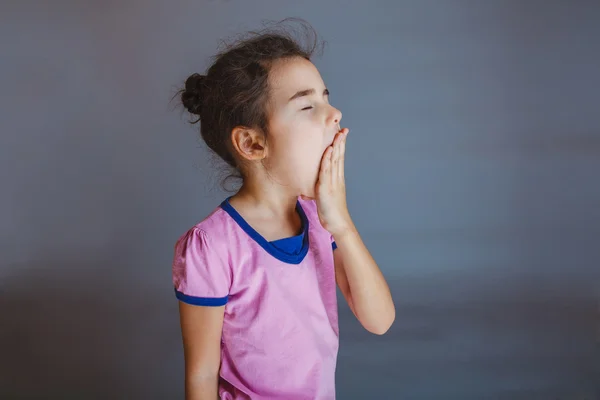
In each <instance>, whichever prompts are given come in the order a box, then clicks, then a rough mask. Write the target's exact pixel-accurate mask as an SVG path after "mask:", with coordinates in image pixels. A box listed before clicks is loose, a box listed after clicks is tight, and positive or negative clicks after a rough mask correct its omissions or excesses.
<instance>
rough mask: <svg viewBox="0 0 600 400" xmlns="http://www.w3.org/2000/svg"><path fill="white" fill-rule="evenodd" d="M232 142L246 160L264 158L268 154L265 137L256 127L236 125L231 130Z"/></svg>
mask: <svg viewBox="0 0 600 400" xmlns="http://www.w3.org/2000/svg"><path fill="white" fill-rule="evenodd" d="M231 142H232V144H233V148H234V149H235V151H236V152H237V153H238V154H239V155H240V157H242V159H244V160H248V161H255V160H262V159H263V158H265V157H266V156H267V152H266V146H265V144H266V143H265V137H264V135H263V134H262V133H261V132H258V131H256V130H255V129H249V128H246V127H243V126H236V127H235V128H233V130H232V131H231Z"/></svg>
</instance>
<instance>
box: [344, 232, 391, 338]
mask: <svg viewBox="0 0 600 400" xmlns="http://www.w3.org/2000/svg"><path fill="white" fill-rule="evenodd" d="M334 239H335V242H336V244H337V249H336V250H335V251H336V252H339V253H338V255H337V257H338V258H339V259H340V260H341V261H342V262H341V265H342V267H343V269H344V271H343V272H344V275H345V276H346V280H347V283H348V286H349V292H350V296H349V297H350V302H351V304H352V308H353V311H354V313H355V314H356V317H357V318H358V320H359V321H360V322H361V324H362V325H363V326H364V327H365V328H366V329H368V330H369V331H371V332H373V333H379V334H382V333H385V332H386V331H387V330H388V329H389V327H390V326H391V325H392V323H393V321H394V319H395V315H396V311H395V307H394V303H393V300H392V296H391V293H390V289H389V287H388V284H387V282H386V281H385V278H384V276H383V274H382V273H381V271H380V269H379V267H378V266H377V263H376V262H375V260H374V259H373V257H372V256H371V253H370V252H369V250H368V249H367V247H366V246H365V244H364V242H363V241H362V239H361V237H360V235H359V233H358V231H357V230H356V227H355V226H354V225H353V224H350V228H348V229H346V230H344V232H343V233H339V234H337V235H335V234H334Z"/></svg>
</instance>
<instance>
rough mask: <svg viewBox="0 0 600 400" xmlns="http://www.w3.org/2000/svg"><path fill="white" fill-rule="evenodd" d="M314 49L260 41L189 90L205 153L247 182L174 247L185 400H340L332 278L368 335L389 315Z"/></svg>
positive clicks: (241, 47)
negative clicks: (349, 197)
mask: <svg viewBox="0 0 600 400" xmlns="http://www.w3.org/2000/svg"><path fill="white" fill-rule="evenodd" d="M313 51H314V47H313V48H312V49H308V50H306V49H302V48H301V46H300V44H299V43H298V42H297V41H296V40H294V39H293V38H292V37H291V36H290V35H287V34H285V33H274V32H271V33H269V32H262V33H258V34H255V35H254V36H252V37H251V38H249V39H246V40H244V41H241V42H239V43H237V44H236V45H235V46H232V47H230V48H229V49H228V50H226V51H224V52H223V53H221V54H219V55H218V56H217V57H216V59H215V61H214V64H213V65H212V66H211V67H210V68H209V69H208V72H207V74H206V75H199V74H193V75H191V76H190V77H189V78H187V80H186V82H185V89H183V90H182V92H181V100H182V102H183V104H184V106H185V107H186V108H187V110H188V111H189V112H190V113H192V114H194V115H196V116H198V117H199V118H198V121H200V122H201V128H200V133H201V135H202V138H203V139H204V140H205V142H206V144H207V145H208V146H209V147H210V149H212V150H213V151H214V152H216V154H218V155H219V156H220V157H221V158H222V159H223V160H225V161H226V162H227V163H228V164H229V165H230V166H232V167H234V168H236V169H237V170H238V171H239V172H240V173H241V176H242V178H243V183H242V185H241V188H240V190H239V191H238V192H237V193H236V194H235V195H233V196H231V197H229V198H227V199H225V200H224V201H223V202H222V204H220V206H219V207H216V208H215V209H214V211H212V213H210V215H208V216H207V217H206V218H205V219H204V220H203V221H201V222H199V223H197V224H196V225H195V226H193V227H192V228H191V229H190V230H189V231H188V232H186V233H185V234H184V235H183V236H182V237H181V238H180V239H179V240H178V241H177V244H176V246H175V257H174V262H173V283H174V285H175V294H176V296H177V298H178V299H179V300H180V301H179V312H180V319H181V330H182V337H183V347H184V357H185V391H186V398H187V399H208V400H214V399H218V398H221V399H223V400H231V399H253V400H255V399H285V400H296V399H298V400H300V399H302V400H306V399H310V400H314V399H334V398H335V383H334V378H335V368H336V359H337V353H338V336H339V335H338V315H337V301H336V283H337V286H338V287H339V288H340V290H341V293H342V294H343V296H344V298H345V299H346V301H347V302H348V305H349V306H350V309H351V310H352V312H353V313H354V315H356V317H357V318H358V320H359V321H360V323H361V324H362V325H363V326H364V327H365V328H366V329H367V330H368V331H370V332H373V333H375V334H383V333H384V332H386V331H387V330H388V328H389V327H390V325H391V324H392V322H393V320H394V317H395V309H394V304H393V302H392V298H391V295H390V291H389V288H388V285H387V284H386V281H385V279H384V277H383V276H382V274H381V272H380V270H379V268H378V266H377V264H376V263H375V261H374V260H373V258H372V257H371V255H370V254H369V251H368V250H367V248H366V247H365V245H364V243H363V241H362V240H361V238H360V236H359V234H358V232H357V230H356V227H355V226H354V224H353V222H352V219H351V218H350V214H349V212H348V208H347V206H346V190H345V185H344V153H345V145H346V138H347V136H348V129H347V128H344V129H341V128H340V125H339V124H340V120H341V118H342V113H341V112H340V111H339V110H337V109H336V108H335V107H333V106H332V105H331V104H330V103H329V91H328V90H327V88H326V86H325V84H324V83H323V80H322V78H321V76H320V74H319V72H318V71H317V69H316V68H315V66H314V65H313V64H312V63H311V61H310V59H311V55H312V52H313Z"/></svg>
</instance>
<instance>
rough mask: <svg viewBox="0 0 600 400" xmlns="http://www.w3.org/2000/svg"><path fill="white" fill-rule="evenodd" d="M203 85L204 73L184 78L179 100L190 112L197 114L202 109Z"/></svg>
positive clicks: (204, 80) (204, 81) (204, 83)
mask: <svg viewBox="0 0 600 400" xmlns="http://www.w3.org/2000/svg"><path fill="white" fill-rule="evenodd" d="M205 85H206V76H205V75H200V74H192V75H190V76H189V77H188V78H187V79H186V80H185V89H184V90H183V92H182V93H181V102H182V103H183V105H184V107H185V108H186V109H187V110H188V111H189V112H190V113H191V114H195V115H198V116H199V115H200V113H201V111H202V100H203V99H204V97H203V93H204V88H205Z"/></svg>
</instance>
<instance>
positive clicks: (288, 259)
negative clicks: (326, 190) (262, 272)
mask: <svg viewBox="0 0 600 400" xmlns="http://www.w3.org/2000/svg"><path fill="white" fill-rule="evenodd" d="M231 197H232V196H230V197H227V198H226V199H225V200H223V202H222V203H221V208H222V209H223V210H224V211H225V212H226V213H227V214H229V216H230V217H231V218H233V220H234V221H235V222H236V223H237V224H238V225H239V227H240V228H242V230H243V231H244V232H246V233H247V234H248V236H250V237H251V238H252V239H253V240H254V241H255V242H256V243H258V244H259V245H260V246H261V247H262V248H263V249H264V250H266V251H267V253H269V254H270V255H272V256H273V257H275V258H276V259H278V260H280V261H283V262H285V263H288V264H300V263H301V262H302V260H303V259H304V257H305V256H306V253H308V247H309V239H308V237H309V235H308V228H309V223H308V218H307V217H306V214H305V213H304V209H302V205H301V204H300V202H299V201H297V202H296V211H298V214H299V215H300V219H301V220H302V227H303V229H302V231H303V234H304V238H303V241H302V248H301V249H300V251H299V252H298V254H289V253H286V252H284V251H282V250H280V249H278V248H277V247H275V246H273V244H272V243H270V242H269V241H268V240H266V239H265V238H264V237H263V236H262V235H261V234H260V233H258V232H257V231H256V230H255V229H254V228H252V227H251V226H250V224H248V222H246V220H245V219H244V217H242V216H241V215H240V214H239V213H238V212H237V210H236V209H235V208H233V206H232V205H231V203H229V199H231Z"/></svg>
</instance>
